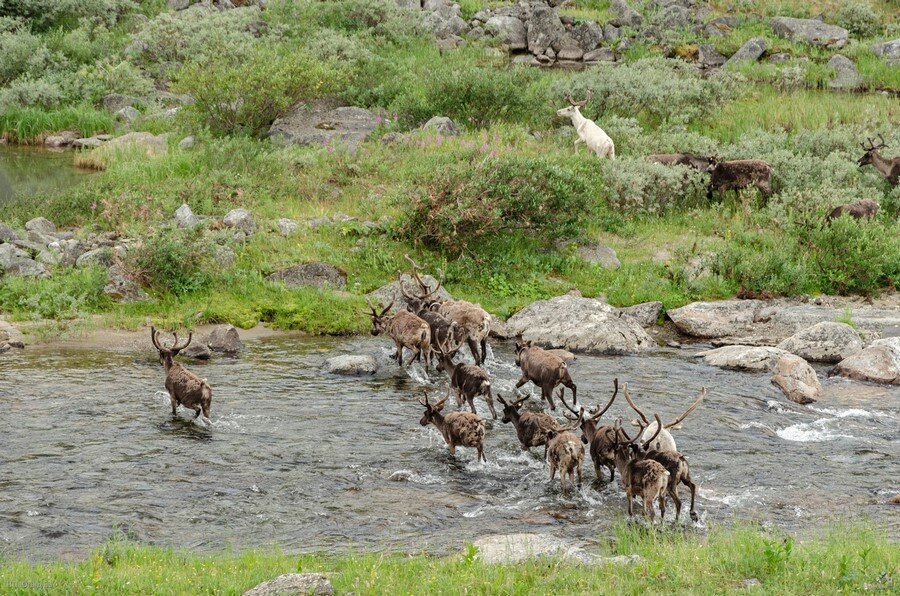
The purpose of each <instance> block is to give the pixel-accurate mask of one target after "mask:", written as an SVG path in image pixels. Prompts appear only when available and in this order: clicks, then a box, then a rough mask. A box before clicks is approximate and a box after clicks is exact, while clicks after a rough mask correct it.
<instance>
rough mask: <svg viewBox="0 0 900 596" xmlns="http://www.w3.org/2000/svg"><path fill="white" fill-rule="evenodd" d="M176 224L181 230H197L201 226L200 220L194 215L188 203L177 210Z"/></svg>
mask: <svg viewBox="0 0 900 596" xmlns="http://www.w3.org/2000/svg"><path fill="white" fill-rule="evenodd" d="M175 223H176V224H178V227H179V228H196V227H197V226H199V225H200V218H199V217H197V216H196V215H195V214H194V212H193V211H192V210H191V208H190V206H189V205H188V204H187V203H182V204H181V207H179V208H178V209H176V210H175Z"/></svg>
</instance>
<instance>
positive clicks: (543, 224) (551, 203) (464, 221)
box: [399, 155, 595, 254]
mask: <svg viewBox="0 0 900 596" xmlns="http://www.w3.org/2000/svg"><path fill="white" fill-rule="evenodd" d="M594 191H595V189H594V188H592V185H591V184H590V183H589V181H588V180H587V179H585V177H584V172H579V171H576V170H575V169H574V168H572V167H564V166H560V165H557V164H554V163H551V162H549V161H546V160H542V159H536V158H530V157H518V156H515V155H509V156H502V157H491V156H487V157H483V158H480V159H479V160H478V161H475V162H474V163H468V162H464V163H460V162H456V163H452V164H448V166H447V167H445V168H441V169H440V170H439V171H436V172H433V173H431V174H428V175H426V176H424V177H423V178H422V179H420V180H418V181H417V182H416V189H415V190H413V191H412V192H411V193H410V195H409V198H408V199H406V198H405V197H404V198H403V199H402V200H401V202H402V203H403V208H404V210H405V211H406V214H405V216H404V219H403V220H402V222H400V224H399V229H400V232H401V234H402V235H404V236H406V237H407V238H409V239H410V240H412V241H414V242H416V243H422V244H424V245H426V246H430V247H435V248H440V249H443V250H445V251H447V252H449V253H451V254H459V253H462V252H464V251H466V250H467V248H468V247H469V245H470V244H477V243H478V242H479V241H481V240H483V239H485V238H487V237H490V236H494V235H496V234H504V233H510V232H514V231H524V232H527V233H529V234H532V235H534V236H536V237H538V238H540V239H542V240H543V241H544V242H547V243H549V242H551V241H552V240H554V239H556V238H560V237H565V236H570V235H573V234H578V233H579V232H580V231H581V225H582V224H583V222H584V219H585V217H586V216H587V214H588V213H589V212H590V211H591V208H592V204H593V198H592V192H594ZM407 200H408V204H407Z"/></svg>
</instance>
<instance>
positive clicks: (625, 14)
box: [609, 0, 644, 27]
mask: <svg viewBox="0 0 900 596" xmlns="http://www.w3.org/2000/svg"><path fill="white" fill-rule="evenodd" d="M609 8H610V10H612V11H613V14H614V15H615V18H613V19H612V20H611V21H610V23H612V24H613V25H614V26H616V27H638V26H640V24H641V23H642V22H643V20H644V19H643V17H641V15H640V13H638V11H636V10H635V9H633V8H631V6H629V4H628V3H627V2H626V1H625V0H612V2H610V3H609Z"/></svg>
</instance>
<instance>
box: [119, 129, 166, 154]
mask: <svg viewBox="0 0 900 596" xmlns="http://www.w3.org/2000/svg"><path fill="white" fill-rule="evenodd" d="M108 145H109V146H110V147H118V148H123V149H129V148H140V149H141V150H142V151H143V152H144V153H145V154H146V155H147V157H153V156H154V155H162V154H163V153H166V152H167V151H168V150H169V141H168V139H167V138H166V135H154V134H152V133H149V132H130V133H128V134H124V135H122V136H121V137H116V138H114V139H111V140H110V141H109V143H108Z"/></svg>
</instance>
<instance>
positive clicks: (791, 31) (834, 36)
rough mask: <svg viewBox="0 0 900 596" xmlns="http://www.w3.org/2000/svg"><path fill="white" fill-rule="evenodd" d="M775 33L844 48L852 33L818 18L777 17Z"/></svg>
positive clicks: (793, 38)
mask: <svg viewBox="0 0 900 596" xmlns="http://www.w3.org/2000/svg"><path fill="white" fill-rule="evenodd" d="M772 31H774V32H775V35H777V36H779V37H783V38H785V39H792V40H794V41H803V42H806V43H810V44H813V45H817V46H822V47H826V48H842V47H844V46H845V45H847V40H848V39H849V37H850V34H849V33H848V32H847V30H846V29H844V28H843V27H838V26H837V25H829V24H828V23H824V22H822V21H819V20H816V19H795V18H792V17H775V18H773V19H772Z"/></svg>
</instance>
